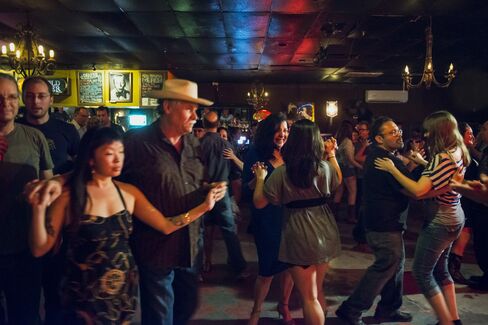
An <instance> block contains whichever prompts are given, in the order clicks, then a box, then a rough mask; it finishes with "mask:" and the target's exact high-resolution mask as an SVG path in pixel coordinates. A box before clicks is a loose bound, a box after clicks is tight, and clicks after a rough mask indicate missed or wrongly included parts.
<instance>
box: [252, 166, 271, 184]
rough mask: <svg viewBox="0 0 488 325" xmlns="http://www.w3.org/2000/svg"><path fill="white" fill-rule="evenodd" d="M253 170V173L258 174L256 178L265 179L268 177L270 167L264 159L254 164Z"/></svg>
mask: <svg viewBox="0 0 488 325" xmlns="http://www.w3.org/2000/svg"><path fill="white" fill-rule="evenodd" d="M251 170H252V173H253V174H254V175H255V176H256V179H261V180H264V179H265V178H266V175H268V167H266V164H265V163H264V162H262V161H258V162H256V163H255V164H254V165H252V167H251Z"/></svg>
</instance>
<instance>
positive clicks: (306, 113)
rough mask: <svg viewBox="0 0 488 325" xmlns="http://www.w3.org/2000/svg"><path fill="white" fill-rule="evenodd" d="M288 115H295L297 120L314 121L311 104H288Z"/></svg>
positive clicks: (313, 109) (313, 106) (313, 108)
mask: <svg viewBox="0 0 488 325" xmlns="http://www.w3.org/2000/svg"><path fill="white" fill-rule="evenodd" d="M288 113H289V114H290V113H292V114H293V115H295V116H296V119H297V120H301V119H308V120H310V121H315V105H314V103H312V102H297V103H289V104H288Z"/></svg>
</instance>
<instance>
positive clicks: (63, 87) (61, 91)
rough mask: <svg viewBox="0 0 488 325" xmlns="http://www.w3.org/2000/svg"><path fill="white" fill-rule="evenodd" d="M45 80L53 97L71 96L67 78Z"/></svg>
mask: <svg viewBox="0 0 488 325" xmlns="http://www.w3.org/2000/svg"><path fill="white" fill-rule="evenodd" d="M46 79H47V81H48V82H49V83H50V84H51V87H52V89H53V95H54V96H69V95H71V92H70V82H69V80H70V79H69V78H46Z"/></svg>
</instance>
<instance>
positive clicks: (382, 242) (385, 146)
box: [336, 117, 412, 325]
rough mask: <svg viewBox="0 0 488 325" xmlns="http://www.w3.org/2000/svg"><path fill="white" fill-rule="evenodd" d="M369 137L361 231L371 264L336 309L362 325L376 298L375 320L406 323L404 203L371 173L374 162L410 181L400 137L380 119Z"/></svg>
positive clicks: (389, 181)
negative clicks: (399, 153)
mask: <svg viewBox="0 0 488 325" xmlns="http://www.w3.org/2000/svg"><path fill="white" fill-rule="evenodd" d="M371 133H372V136H373V139H374V141H375V144H374V145H373V146H372V147H371V149H370V150H369V152H368V156H367V158H366V162H365V166H364V190H365V191H364V199H363V203H364V215H363V217H364V226H365V228H366V239H367V242H368V245H369V246H370V247H371V249H372V250H373V253H374V256H375V261H374V263H373V264H372V265H371V266H370V267H369V268H368V269H367V270H366V273H365V274H364V276H363V278H362V279H361V281H360V282H359V284H358V286H357V287H356V289H355V290H354V292H353V293H352V295H351V296H350V297H349V298H348V299H347V300H346V301H344V302H343V303H342V305H341V306H340V307H339V308H338V309H337V311H336V314H337V316H338V317H339V318H340V319H342V320H343V321H345V322H346V323H347V324H351V325H358V324H359V325H362V324H364V323H363V321H362V320H361V314H362V313H363V312H365V311H367V310H368V309H369V308H370V307H371V306H372V305H373V302H374V300H375V298H376V296H377V295H380V296H381V300H380V302H379V303H378V306H377V307H376V312H375V318H376V319H377V320H378V321H379V322H380V323H381V322H410V321H411V320H412V316H411V315H410V314H408V313H405V312H401V311H400V307H401V306H402V296H403V272H404V264H405V247H404V242H403V232H404V230H405V227H406V218H407V213H408V197H407V196H406V195H405V194H404V191H403V187H402V186H401V185H400V183H398V182H397V181H396V180H395V179H394V178H393V176H391V174H389V173H388V172H384V171H381V170H379V169H376V168H375V165H374V160H375V159H376V158H384V157H388V158H390V159H391V160H392V161H393V162H394V164H395V166H396V167H397V168H398V169H399V170H400V171H401V172H402V173H403V174H405V175H408V170H407V169H406V167H405V165H404V164H403V162H402V161H401V160H400V159H398V158H397V157H396V156H395V151H396V150H398V149H401V148H402V147H403V139H402V131H401V129H399V128H398V126H397V125H396V124H395V122H393V120H392V119H390V118H388V117H379V118H378V119H376V121H375V122H374V124H373V126H372V129H371Z"/></svg>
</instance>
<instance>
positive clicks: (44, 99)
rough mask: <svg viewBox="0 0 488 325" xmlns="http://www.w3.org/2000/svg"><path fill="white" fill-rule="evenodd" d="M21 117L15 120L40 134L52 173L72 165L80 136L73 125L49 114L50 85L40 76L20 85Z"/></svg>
mask: <svg viewBox="0 0 488 325" xmlns="http://www.w3.org/2000/svg"><path fill="white" fill-rule="evenodd" d="M22 98H23V100H24V103H25V116H24V118H23V119H20V120H19V121H18V122H19V123H22V124H25V125H28V126H31V127H33V128H35V129H38V130H39V131H41V132H42V134H44V136H45V137H46V139H47V142H48V144H49V151H50V153H51V157H52V159H53V162H54V170H53V172H54V174H64V173H66V172H69V171H70V170H71V169H72V167H73V157H75V156H76V154H77V152H78V146H79V143H80V137H79V135H78V132H77V131H76V129H75V127H74V126H73V125H72V124H70V123H67V122H64V121H61V120H59V119H56V118H52V117H51V116H49V107H50V106H51V104H52V103H53V94H52V86H51V84H50V83H49V82H48V81H47V80H46V79H45V78H43V77H31V78H28V79H26V80H25V81H24V83H23V85H22Z"/></svg>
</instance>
